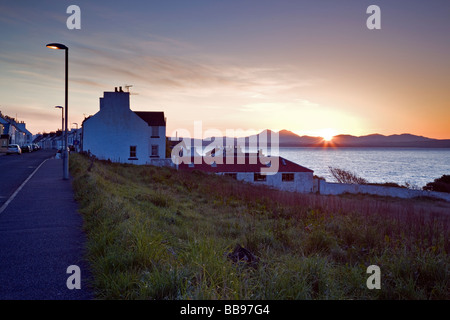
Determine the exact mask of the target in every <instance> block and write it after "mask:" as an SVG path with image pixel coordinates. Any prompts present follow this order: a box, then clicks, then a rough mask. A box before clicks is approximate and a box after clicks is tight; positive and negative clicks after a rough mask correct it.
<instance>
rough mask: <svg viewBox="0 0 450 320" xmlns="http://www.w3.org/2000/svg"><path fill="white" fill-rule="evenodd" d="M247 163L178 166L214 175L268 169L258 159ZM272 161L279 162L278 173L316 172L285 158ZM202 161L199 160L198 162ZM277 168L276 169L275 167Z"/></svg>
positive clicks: (257, 171) (246, 159) (237, 161)
mask: <svg viewBox="0 0 450 320" xmlns="http://www.w3.org/2000/svg"><path fill="white" fill-rule="evenodd" d="M243 158H245V163H243V164H240V163H239V162H244V161H242V158H241V159H239V158H238V157H234V159H233V160H234V161H233V164H227V162H226V158H225V159H223V161H222V164H220V163H217V164H215V165H214V166H213V165H210V164H207V163H205V162H204V161H203V159H202V163H201V164H196V163H195V160H194V159H192V163H193V164H191V165H189V164H186V163H182V164H180V165H178V168H179V169H180V170H187V171H193V170H200V171H205V172H212V173H235V172H255V173H259V172H261V169H262V168H266V169H267V168H268V167H267V166H266V165H265V164H262V163H261V162H260V160H259V159H256V163H255V164H252V163H250V162H251V161H250V157H248V156H246V157H243ZM270 159H271V160H272V161H273V162H272V163H274V162H276V161H277V160H278V170H277V171H278V172H314V171H313V170H311V169H308V168H305V167H303V166H301V165H299V164H296V163H294V162H292V161H289V160H287V159H285V158H283V157H270ZM198 160H200V159H197V161H198ZM253 162H254V161H253ZM275 168H276V167H275Z"/></svg>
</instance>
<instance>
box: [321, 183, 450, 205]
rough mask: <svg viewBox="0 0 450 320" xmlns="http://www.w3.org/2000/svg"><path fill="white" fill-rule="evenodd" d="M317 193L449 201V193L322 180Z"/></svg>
mask: <svg viewBox="0 0 450 320" xmlns="http://www.w3.org/2000/svg"><path fill="white" fill-rule="evenodd" d="M318 187H319V190H318V191H319V193H320V194H324V195H338V194H343V193H353V194H357V193H363V194H373V195H379V196H387V197H398V198H404V199H410V198H415V197H421V196H422V197H423V196H426V197H434V198H439V199H443V200H447V201H450V193H445V192H434V191H427V190H412V189H407V188H396V187H384V186H372V185H362V184H347V183H331V182H326V181H324V180H319V183H318Z"/></svg>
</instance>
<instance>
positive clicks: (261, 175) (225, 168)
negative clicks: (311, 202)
mask: <svg viewBox="0 0 450 320" xmlns="http://www.w3.org/2000/svg"><path fill="white" fill-rule="evenodd" d="M264 159H265V160H264V161H260V160H261V158H260V157H259V156H257V155H253V157H252V155H251V154H248V153H247V154H242V155H241V156H239V155H236V154H235V155H234V157H232V158H231V161H230V159H228V160H227V159H226V157H225V158H223V159H220V161H217V162H216V161H212V162H211V158H210V160H209V161H208V162H210V163H206V162H205V161H204V160H203V159H199V158H193V159H192V161H190V162H191V163H186V162H182V163H180V164H178V166H177V168H178V169H179V170H185V171H194V170H200V171H204V172H207V173H214V174H220V175H226V176H230V177H232V178H234V179H236V180H240V181H245V182H249V183H253V184H263V185H267V186H269V187H273V188H276V189H279V190H286V191H293V192H302V193H309V192H312V191H313V175H314V172H313V170H311V169H308V168H305V167H303V166H301V165H298V164H296V163H294V162H292V161H289V160H287V159H285V158H282V157H279V156H272V157H264ZM268 159H270V162H269V161H268ZM266 161H267V162H266ZM262 162H263V163H262ZM275 163H276V164H277V166H275V165H274V170H273V172H271V173H267V171H270V170H267V169H269V168H270V166H271V164H275Z"/></svg>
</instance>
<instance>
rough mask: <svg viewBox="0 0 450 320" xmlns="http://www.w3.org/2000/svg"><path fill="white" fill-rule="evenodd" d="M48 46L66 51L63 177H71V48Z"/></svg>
mask: <svg viewBox="0 0 450 320" xmlns="http://www.w3.org/2000/svg"><path fill="white" fill-rule="evenodd" d="M47 48H50V49H56V50H65V52H66V63H65V69H66V70H65V73H66V77H65V108H64V109H65V126H64V150H63V152H62V155H63V179H64V180H68V179H69V153H68V151H67V147H68V142H69V140H68V138H69V137H68V135H67V127H68V118H69V117H68V114H69V99H68V91H69V48H68V47H66V46H65V45H63V44H61V43H49V44H47Z"/></svg>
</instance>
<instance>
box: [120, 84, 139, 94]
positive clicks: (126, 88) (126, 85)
mask: <svg viewBox="0 0 450 320" xmlns="http://www.w3.org/2000/svg"><path fill="white" fill-rule="evenodd" d="M132 86H133V85H132V84H125V85H124V87H125V90H126V91H127V92H128V93H129V94H130V95H137V94H139V93H134V92H133V93H131V92H130V88H131V87H132Z"/></svg>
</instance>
